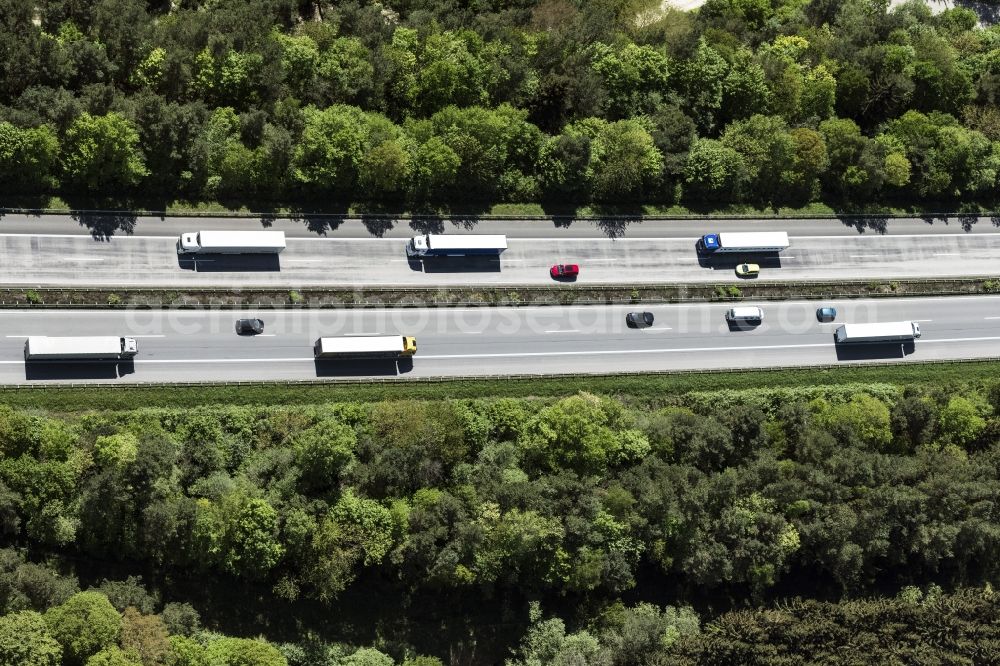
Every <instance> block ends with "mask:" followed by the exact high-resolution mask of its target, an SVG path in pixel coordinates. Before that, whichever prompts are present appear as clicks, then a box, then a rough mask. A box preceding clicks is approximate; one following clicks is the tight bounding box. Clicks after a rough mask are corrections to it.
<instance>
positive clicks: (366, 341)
mask: <svg viewBox="0 0 1000 666" xmlns="http://www.w3.org/2000/svg"><path fill="white" fill-rule="evenodd" d="M313 352H314V353H315V354H316V358H318V359H334V360H335V359H351V358H404V357H408V356H413V355H414V354H416V353H417V340H416V338H411V337H408V336H405V335H360V336H344V337H337V338H320V339H319V340H317V341H316V344H315V345H313Z"/></svg>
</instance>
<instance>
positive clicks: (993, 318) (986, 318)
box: [983, 317, 1000, 319]
mask: <svg viewBox="0 0 1000 666" xmlns="http://www.w3.org/2000/svg"><path fill="white" fill-rule="evenodd" d="M983 319H1000V317H983Z"/></svg>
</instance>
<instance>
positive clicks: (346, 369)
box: [315, 358, 413, 377]
mask: <svg viewBox="0 0 1000 666" xmlns="http://www.w3.org/2000/svg"><path fill="white" fill-rule="evenodd" d="M315 363H316V376H317V377H395V376H397V375H400V374H403V373H407V372H410V371H411V370H413V359H409V358H406V359H398V360H397V359H393V358H378V359H358V360H350V361H335V360H331V359H322V360H321V359H316V361H315Z"/></svg>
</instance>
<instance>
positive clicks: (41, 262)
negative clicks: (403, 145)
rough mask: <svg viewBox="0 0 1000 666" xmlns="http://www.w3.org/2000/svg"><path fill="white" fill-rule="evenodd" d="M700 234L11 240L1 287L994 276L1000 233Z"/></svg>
mask: <svg viewBox="0 0 1000 666" xmlns="http://www.w3.org/2000/svg"><path fill="white" fill-rule="evenodd" d="M696 240H697V237H695V236H691V237H686V238H684V237H678V238H621V239H616V240H609V239H606V238H563V237H550V238H513V237H512V238H510V239H509V240H508V245H509V249H508V250H507V251H506V252H504V253H503V254H502V255H501V256H500V258H499V259H497V258H496V257H438V258H431V259H425V260H423V261H420V260H413V259H408V258H407V256H406V252H405V247H404V246H405V241H404V240H403V239H397V238H365V239H360V238H356V239H351V238H335V239H323V238H308V239H306V238H291V239H289V240H288V247H287V249H286V250H285V251H284V252H282V253H281V254H280V255H182V256H178V255H177V252H176V247H175V237H173V236H170V237H159V236H139V235H134V236H122V237H115V238H113V239H112V240H110V241H104V242H97V241H94V240H92V239H90V238H88V237H86V236H80V235H62V234H0V265H2V266H3V268H4V270H3V272H2V277H0V283H2V284H7V285H26V286H28V285H30V286H67V287H73V286H76V287H83V286H100V285H103V286H114V287H152V286H164V287H167V286H169V287H185V286H186V287H225V288H239V287H242V286H253V287H275V288H300V287H313V286H316V287H319V286H330V287H334V286H341V287H344V286H347V287H350V286H372V285H386V286H388V285H398V286H410V287H435V286H440V285H528V284H550V283H551V282H552V281H551V278H550V277H549V274H548V268H549V266H551V265H552V264H553V263H559V262H567V263H579V264H580V265H581V274H580V277H579V279H578V282H579V283H581V284H587V283H591V284H637V283H664V282H717V281H734V282H735V281H737V280H738V278H737V277H736V276H735V274H734V271H733V268H734V266H735V265H736V263H737V262H740V261H748V260H749V261H753V262H756V263H759V264H760V265H761V267H762V272H761V276H760V278H758V279H761V280H806V279H808V280H824V279H825V280H843V279H848V278H851V279H874V278H907V277H910V278H914V277H950V276H988V275H996V274H997V273H998V272H1000V271H998V265H997V260H996V258H997V256H1000V234H994V233H988V234H987V233H977V234H970V233H965V232H959V233H951V234H934V235H926V234H905V235H904V234H898V235H863V236H858V235H853V236H843V235H837V236H794V235H793V236H791V237H790V240H791V247H789V248H788V249H787V250H785V251H784V252H783V253H782V254H780V255H770V256H755V255H751V254H738V255H737V254H733V255H730V254H725V255H719V256H717V257H713V258H710V259H704V258H702V257H699V256H698V254H697V252H696V251H695V242H696Z"/></svg>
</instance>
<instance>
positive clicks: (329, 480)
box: [292, 419, 357, 491]
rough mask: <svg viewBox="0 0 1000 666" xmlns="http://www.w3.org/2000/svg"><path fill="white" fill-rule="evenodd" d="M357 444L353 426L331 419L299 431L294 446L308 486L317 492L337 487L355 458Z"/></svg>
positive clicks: (304, 480) (296, 458)
mask: <svg viewBox="0 0 1000 666" xmlns="http://www.w3.org/2000/svg"><path fill="white" fill-rule="evenodd" d="M356 444H357V437H356V436H355V434H354V430H353V429H351V428H350V427H348V426H346V425H344V424H343V423H339V422H337V421H333V420H329V419H327V420H323V421H320V422H319V423H318V424H316V425H315V426H313V427H311V428H308V429H306V430H303V431H302V432H301V433H299V435H297V436H296V437H295V439H294V440H293V441H292V447H293V448H294V450H295V462H296V464H297V465H298V466H299V469H301V470H302V480H303V482H304V483H305V484H306V487H307V488H308V489H310V490H314V491H316V490H318V491H323V490H326V489H329V488H335V487H336V486H337V481H338V479H339V477H340V473H341V471H342V470H343V469H344V468H345V467H346V466H347V465H349V464H350V463H351V462H352V461H353V460H354V447H355V445H356Z"/></svg>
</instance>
